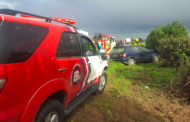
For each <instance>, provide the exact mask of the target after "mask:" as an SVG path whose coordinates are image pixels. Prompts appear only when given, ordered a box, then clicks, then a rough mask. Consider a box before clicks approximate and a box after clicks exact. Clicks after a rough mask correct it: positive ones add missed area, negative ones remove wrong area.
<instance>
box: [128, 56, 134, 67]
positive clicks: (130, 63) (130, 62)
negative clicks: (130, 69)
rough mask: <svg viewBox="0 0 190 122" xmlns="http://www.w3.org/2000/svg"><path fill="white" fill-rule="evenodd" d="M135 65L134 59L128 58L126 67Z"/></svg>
mask: <svg viewBox="0 0 190 122" xmlns="http://www.w3.org/2000/svg"><path fill="white" fill-rule="evenodd" d="M133 64H135V59H134V58H130V59H129V61H128V65H129V66H131V65H133Z"/></svg>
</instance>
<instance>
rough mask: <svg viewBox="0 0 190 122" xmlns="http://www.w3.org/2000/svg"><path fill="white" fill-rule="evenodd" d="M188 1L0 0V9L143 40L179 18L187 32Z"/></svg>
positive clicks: (90, 33) (189, 25)
mask: <svg viewBox="0 0 190 122" xmlns="http://www.w3.org/2000/svg"><path fill="white" fill-rule="evenodd" d="M189 6H190V0H0V8H11V9H15V10H20V11H25V12H30V13H33V14H38V15H43V16H47V17H60V18H69V19H73V20H75V21H76V22H77V23H76V25H77V27H78V28H79V29H81V30H84V31H88V32H89V36H90V37H92V36H93V35H94V34H95V33H96V32H100V33H104V34H109V35H113V36H115V37H116V38H122V39H124V38H127V37H133V38H136V37H141V38H143V39H145V38H146V37H147V35H148V34H149V33H150V31H151V30H152V29H154V27H155V25H158V26H162V25H166V24H168V23H171V22H173V21H174V20H179V21H180V22H183V23H184V24H185V26H186V28H187V29H188V31H190V14H189V12H190V7H189Z"/></svg>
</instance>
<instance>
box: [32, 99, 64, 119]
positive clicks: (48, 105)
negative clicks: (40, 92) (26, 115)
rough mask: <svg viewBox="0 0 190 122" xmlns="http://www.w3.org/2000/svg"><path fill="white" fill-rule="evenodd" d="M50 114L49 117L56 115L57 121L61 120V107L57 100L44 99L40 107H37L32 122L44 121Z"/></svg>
mask: <svg viewBox="0 0 190 122" xmlns="http://www.w3.org/2000/svg"><path fill="white" fill-rule="evenodd" d="M50 113H52V114H51V117H52V118H53V116H54V117H55V116H56V117H57V119H58V122H63V108H62V105H61V103H60V102H59V101H57V100H53V99H51V100H47V101H45V102H44V103H43V104H42V106H41V108H40V109H39V111H38V113H37V115H36V117H35V121H34V122H45V119H47V117H48V115H50Z"/></svg>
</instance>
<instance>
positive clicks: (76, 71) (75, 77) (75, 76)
mask: <svg viewBox="0 0 190 122" xmlns="http://www.w3.org/2000/svg"><path fill="white" fill-rule="evenodd" d="M81 77H82V72H81V70H80V65H75V66H74V68H73V73H72V84H73V86H75V85H76V84H78V83H79V82H80V80H81Z"/></svg>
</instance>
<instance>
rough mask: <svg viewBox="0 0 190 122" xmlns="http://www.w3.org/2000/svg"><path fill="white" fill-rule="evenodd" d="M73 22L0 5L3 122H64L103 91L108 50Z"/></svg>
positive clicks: (0, 107)
mask: <svg viewBox="0 0 190 122" xmlns="http://www.w3.org/2000/svg"><path fill="white" fill-rule="evenodd" d="M17 14H21V16H16V15H17ZM23 14H24V15H23ZM26 15H30V16H35V17H39V18H42V19H43V21H41V20H40V19H39V18H38V19H39V20H40V21H37V20H35V19H36V18H35V17H34V18H33V19H31V18H28V16H26ZM57 19H58V20H57ZM58 23H59V24H58ZM72 23H74V21H73V20H70V19H69V20H68V21H66V19H64V20H63V21H62V19H61V20H60V18H56V19H55V18H54V19H53V18H49V17H43V16H39V15H34V14H30V13H26V12H21V11H16V10H10V9H0V122H63V115H64V116H67V115H69V114H70V113H71V112H72V111H73V110H74V109H75V108H76V107H77V106H79V105H80V104H81V103H82V101H84V100H85V99H86V98H87V97H88V96H89V95H91V94H92V93H93V94H101V93H102V92H103V91H104V89H105V86H106V83H107V74H106V70H107V69H108V64H107V61H104V60H103V59H102V58H101V55H105V54H106V50H105V49H102V50H99V51H98V50H97V49H96V47H95V45H94V44H93V42H92V40H91V39H90V38H89V37H88V36H86V35H84V34H82V33H79V29H77V28H76V27H74V26H72Z"/></svg>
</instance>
